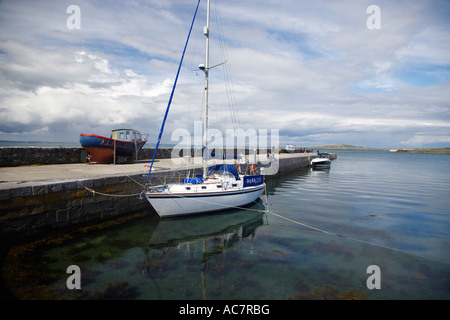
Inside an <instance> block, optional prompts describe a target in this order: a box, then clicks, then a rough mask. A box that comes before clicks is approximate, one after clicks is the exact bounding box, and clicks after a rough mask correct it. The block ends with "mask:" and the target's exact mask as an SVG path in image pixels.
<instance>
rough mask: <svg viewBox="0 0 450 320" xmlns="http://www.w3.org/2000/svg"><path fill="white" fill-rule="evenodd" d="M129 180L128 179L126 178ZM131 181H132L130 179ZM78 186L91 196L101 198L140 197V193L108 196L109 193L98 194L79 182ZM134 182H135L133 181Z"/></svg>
mask: <svg viewBox="0 0 450 320" xmlns="http://www.w3.org/2000/svg"><path fill="white" fill-rule="evenodd" d="M128 178H130V177H128ZM130 179H131V178H130ZM131 180H133V179H131ZM133 181H134V180H133ZM77 182H78V184H79V185H80V186H81V187H83V188H84V189H86V191H89V192H90V193H92V195H94V196H95V195H96V194H98V195H101V196H105V197H112V198H124V197H136V196H141V194H142V192H140V193H133V194H109V193H103V192H98V191H95V190H94V189H92V188H89V187H86V186H84V185H82V184H81V182H80V180H77ZM135 182H136V181H135Z"/></svg>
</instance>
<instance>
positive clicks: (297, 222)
mask: <svg viewBox="0 0 450 320" xmlns="http://www.w3.org/2000/svg"><path fill="white" fill-rule="evenodd" d="M128 178H130V177H128ZM130 179H131V178H130ZM131 180H133V179H131ZM133 181H134V180H133ZM77 182H78V184H79V185H80V186H82V187H83V188H84V189H86V190H87V191H89V192H91V193H92V194H93V195H94V196H95V195H96V194H98V195H102V196H107V197H136V196H140V197H142V194H143V193H144V191H143V192H140V193H135V194H107V193H102V192H98V191H95V190H93V189H91V188H89V187H86V186H84V185H82V184H81V182H80V181H79V180H77ZM134 182H136V181H134ZM171 195H172V196H176V197H179V198H186V199H187V198H188V197H185V196H183V195H180V194H173V193H171ZM189 199H190V200H194V201H199V202H203V203H207V204H214V205H219V206H222V207H224V208H229V209H238V210H247V211H253V212H259V213H269V214H271V215H273V216H275V217H278V218H280V219H283V220H286V221H288V222H291V223H294V224H296V225H299V226H302V227H305V228H307V229H310V230H313V231H316V232H320V233H323V234H328V235H331V236H335V237H340V238H344V239H348V240H352V241H356V242H359V243H364V244H367V245H371V246H375V247H379V248H383V249H388V250H392V251H397V252H401V253H405V254H408V255H415V256H417V257H420V258H424V259H428V260H433V261H437V262H441V263H445V264H450V263H447V262H444V261H440V260H436V259H433V258H430V257H425V256H422V255H418V254H414V253H412V252H409V251H406V250H401V249H397V248H394V247H390V246H386V245H382V244H378V243H374V242H370V241H366V240H361V239H357V238H354V237H349V236H346V235H342V234H338V233H334V232H330V231H326V230H323V229H319V228H316V227H313V226H311V225H308V224H306V223H303V222H300V221H297V220H293V219H291V218H288V217H285V216H283V215H281V214H278V213H275V212H273V211H270V210H269V209H267V208H268V207H267V206H268V201H267V200H266V201H267V202H266V207H265V208H264V207H263V206H262V205H260V204H259V203H257V202H256V201H253V202H254V203H256V204H257V205H258V206H260V207H261V208H263V209H264V210H261V209H252V208H249V207H242V206H230V205H227V204H220V203H216V202H212V201H207V200H203V199H196V198H189Z"/></svg>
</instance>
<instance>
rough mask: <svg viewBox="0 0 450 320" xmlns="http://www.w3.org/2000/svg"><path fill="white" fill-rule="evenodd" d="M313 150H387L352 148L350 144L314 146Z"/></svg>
mask: <svg viewBox="0 0 450 320" xmlns="http://www.w3.org/2000/svg"><path fill="white" fill-rule="evenodd" d="M309 148H311V149H319V150H320V149H328V150H385V149H377V148H368V147H358V146H352V145H350V144H323V145H321V146H313V147H309Z"/></svg>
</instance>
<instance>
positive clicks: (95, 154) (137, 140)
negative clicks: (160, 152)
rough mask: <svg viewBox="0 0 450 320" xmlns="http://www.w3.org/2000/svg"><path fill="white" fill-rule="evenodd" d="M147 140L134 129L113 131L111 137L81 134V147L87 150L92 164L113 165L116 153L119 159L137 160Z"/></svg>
mask: <svg viewBox="0 0 450 320" xmlns="http://www.w3.org/2000/svg"><path fill="white" fill-rule="evenodd" d="M146 142H147V140H146V139H142V136H141V133H140V132H139V131H137V130H134V129H116V130H112V133H111V137H110V138H107V137H102V136H97V135H94V134H87V133H82V134H80V143H81V146H82V147H83V148H84V149H86V150H87V152H88V156H87V159H88V161H89V162H90V163H113V162H114V152H115V153H116V158H117V157H124V158H126V159H127V161H128V162H132V161H133V160H136V155H137V153H138V152H139V151H140V150H141V149H142V147H143V146H144V144H145V143H146Z"/></svg>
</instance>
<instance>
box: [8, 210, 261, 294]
mask: <svg viewBox="0 0 450 320" xmlns="http://www.w3.org/2000/svg"><path fill="white" fill-rule="evenodd" d="M258 209H260V206H259V204H258V205H256V204H255V206H253V207H252V208H249V210H237V211H228V212H224V213H219V214H214V215H213V214H211V215H200V216H193V217H186V218H178V219H163V220H161V219H159V218H157V217H154V216H151V217H146V218H144V219H139V220H137V221H133V222H131V223H127V225H125V226H118V227H113V228H110V229H106V230H101V231H97V232H95V231H94V232H92V231H91V232H88V233H84V232H82V231H81V232H80V231H79V230H78V231H77V232H74V233H72V234H70V235H66V236H62V237H61V236H60V238H59V239H57V238H54V239H47V240H46V241H38V242H35V243H32V244H26V245H21V246H16V247H14V248H12V250H11V251H10V253H9V255H8V257H7V259H6V261H5V268H4V270H3V275H2V276H3V277H4V278H5V281H6V282H7V285H8V287H9V288H10V289H11V291H12V293H13V294H14V295H15V296H16V297H17V298H19V299H56V298H59V299H179V298H183V299H185V298H189V299H207V298H209V296H208V295H209V294H208V281H207V278H208V277H207V275H209V276H211V277H217V276H220V274H223V273H225V272H227V269H228V267H229V266H230V264H231V263H233V261H234V262H235V260H236V259H237V258H238V256H239V254H238V253H237V251H236V249H235V248H234V246H235V245H237V244H238V243H239V242H240V241H242V240H243V239H245V238H253V237H254V236H255V234H256V230H257V228H258V227H260V226H262V225H263V224H264V214H263V213H262V212H261V211H260V210H258ZM52 243H57V245H54V244H53V245H52ZM74 264H75V265H78V266H79V267H80V269H81V287H82V288H81V290H68V289H67V286H66V280H67V278H68V277H69V275H68V274H66V273H65V271H66V269H67V267H68V266H70V265H74ZM215 287H216V286H215ZM216 294H217V293H216Z"/></svg>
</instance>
